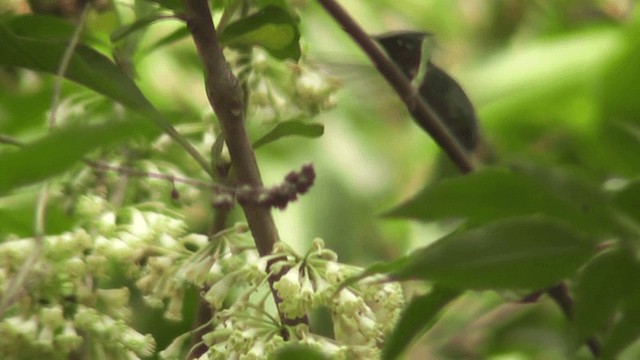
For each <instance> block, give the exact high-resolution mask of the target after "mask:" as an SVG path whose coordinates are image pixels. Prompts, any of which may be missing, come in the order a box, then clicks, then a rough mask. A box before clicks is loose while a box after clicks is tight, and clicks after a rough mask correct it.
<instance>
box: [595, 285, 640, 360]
mask: <svg viewBox="0 0 640 360" xmlns="http://www.w3.org/2000/svg"><path fill="white" fill-rule="evenodd" d="M635 280H636V282H637V278H636V279H635ZM634 289H635V288H634ZM627 290H631V289H627ZM639 337H640V295H639V294H638V292H637V291H635V296H634V297H633V298H630V299H628V300H627V301H626V302H625V304H624V306H623V307H622V311H621V312H620V313H619V314H618V321H616V323H615V324H614V325H613V326H612V328H611V331H610V332H609V334H608V336H607V337H605V339H604V341H603V344H602V353H601V355H600V358H601V359H616V358H617V355H618V354H619V353H620V352H622V351H623V350H624V349H625V348H626V347H627V346H629V345H631V344H632V343H634V342H635V341H637V340H638V338H639Z"/></svg>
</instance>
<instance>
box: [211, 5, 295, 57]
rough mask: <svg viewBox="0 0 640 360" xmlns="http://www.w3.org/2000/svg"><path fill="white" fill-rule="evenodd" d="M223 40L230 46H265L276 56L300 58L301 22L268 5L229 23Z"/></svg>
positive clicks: (221, 39)
mask: <svg viewBox="0 0 640 360" xmlns="http://www.w3.org/2000/svg"><path fill="white" fill-rule="evenodd" d="M218 38H219V39H220V41H221V42H222V43H223V44H224V45H226V46H231V47H242V46H255V45H259V46H262V47H263V48H264V49H265V50H267V51H268V52H269V53H270V54H271V55H272V56H273V57H275V58H277V59H293V60H295V61H297V60H298V59H299V58H300V44H299V42H298V41H299V39H300V31H299V30H298V23H297V21H296V19H294V18H293V16H292V15H291V14H290V13H289V12H287V11H286V10H285V9H283V8H281V7H278V6H267V7H265V8H264V9H262V10H260V11H259V12H257V13H255V14H253V15H251V16H248V17H246V18H242V19H240V20H238V21H236V22H233V23H231V24H229V25H228V26H226V27H225V28H224V29H223V30H222V32H221V33H220V34H219V36H218Z"/></svg>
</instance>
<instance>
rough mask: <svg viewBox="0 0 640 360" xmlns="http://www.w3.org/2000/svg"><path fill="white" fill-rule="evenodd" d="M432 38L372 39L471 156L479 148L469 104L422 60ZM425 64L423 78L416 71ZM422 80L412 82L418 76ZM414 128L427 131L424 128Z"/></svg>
mask: <svg viewBox="0 0 640 360" xmlns="http://www.w3.org/2000/svg"><path fill="white" fill-rule="evenodd" d="M432 35H433V34H431V33H428V32H419V31H395V32H390V33H384V34H380V35H376V36H374V37H373V38H374V39H375V40H376V41H377V42H378V43H379V44H380V45H381V47H382V48H383V49H384V51H385V52H386V53H387V55H388V56H389V58H390V59H391V61H393V62H394V63H395V64H396V65H397V66H398V67H399V68H400V70H401V71H402V72H403V73H404V75H405V76H406V77H407V78H408V79H409V80H411V81H412V83H414V84H418V85H417V86H418V93H419V94H420V96H421V97H422V99H423V100H424V101H426V103H427V104H428V105H430V106H431V108H432V109H433V110H434V111H435V112H436V113H437V114H438V115H439V116H440V118H441V119H442V121H443V122H444V123H445V125H446V127H447V129H448V130H449V131H450V132H451V133H452V135H453V136H454V137H455V138H456V140H458V142H459V143H460V144H461V145H462V146H463V148H464V149H465V150H466V151H467V153H473V152H474V151H475V150H476V148H477V147H478V145H479V142H480V141H479V129H478V118H477V116H476V112H475V109H474V106H473V104H472V103H471V100H469V97H468V96H467V94H466V93H465V92H464V90H463V89H462V87H461V86H460V84H458V82H456V81H455V80H454V79H453V78H452V77H451V76H450V75H449V74H447V73H446V72H445V71H444V70H442V69H441V68H440V67H438V66H436V65H435V64H434V63H433V62H432V61H431V59H430V58H427V59H424V57H425V52H426V51H423V49H424V46H423V44H424V42H425V40H426V39H427V38H428V37H430V36H432ZM424 60H426V65H425V68H424V72H423V74H420V67H421V65H422V64H423V63H424ZM421 75H422V79H416V77H417V76H421ZM414 119H416V121H417V122H418V125H420V127H422V128H423V129H424V130H425V131H428V130H427V129H428V127H427V126H426V124H422V123H419V118H418V117H416V116H414Z"/></svg>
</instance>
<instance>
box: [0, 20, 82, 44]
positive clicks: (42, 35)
mask: <svg viewBox="0 0 640 360" xmlns="http://www.w3.org/2000/svg"><path fill="white" fill-rule="evenodd" d="M7 25H8V26H9V27H10V28H11V30H12V31H13V32H14V33H15V34H16V35H19V36H28V37H35V38H38V39H42V40H55V41H69V39H70V38H71V36H72V35H73V33H74V31H75V26H74V25H73V24H72V23H71V22H69V21H65V20H63V19H62V18H60V17H55V16H47V15H21V16H15V17H12V18H11V20H10V21H9V22H8V23H7Z"/></svg>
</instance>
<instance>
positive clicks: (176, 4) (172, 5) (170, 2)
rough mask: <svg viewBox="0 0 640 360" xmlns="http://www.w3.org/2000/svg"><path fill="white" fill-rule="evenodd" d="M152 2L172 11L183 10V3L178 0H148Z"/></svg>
mask: <svg viewBox="0 0 640 360" xmlns="http://www.w3.org/2000/svg"><path fill="white" fill-rule="evenodd" d="M149 1H151V2H154V3H156V4H158V5H160V6H162V7H163V8H165V9H169V10H174V11H184V5H183V4H182V1H180V0H149Z"/></svg>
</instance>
